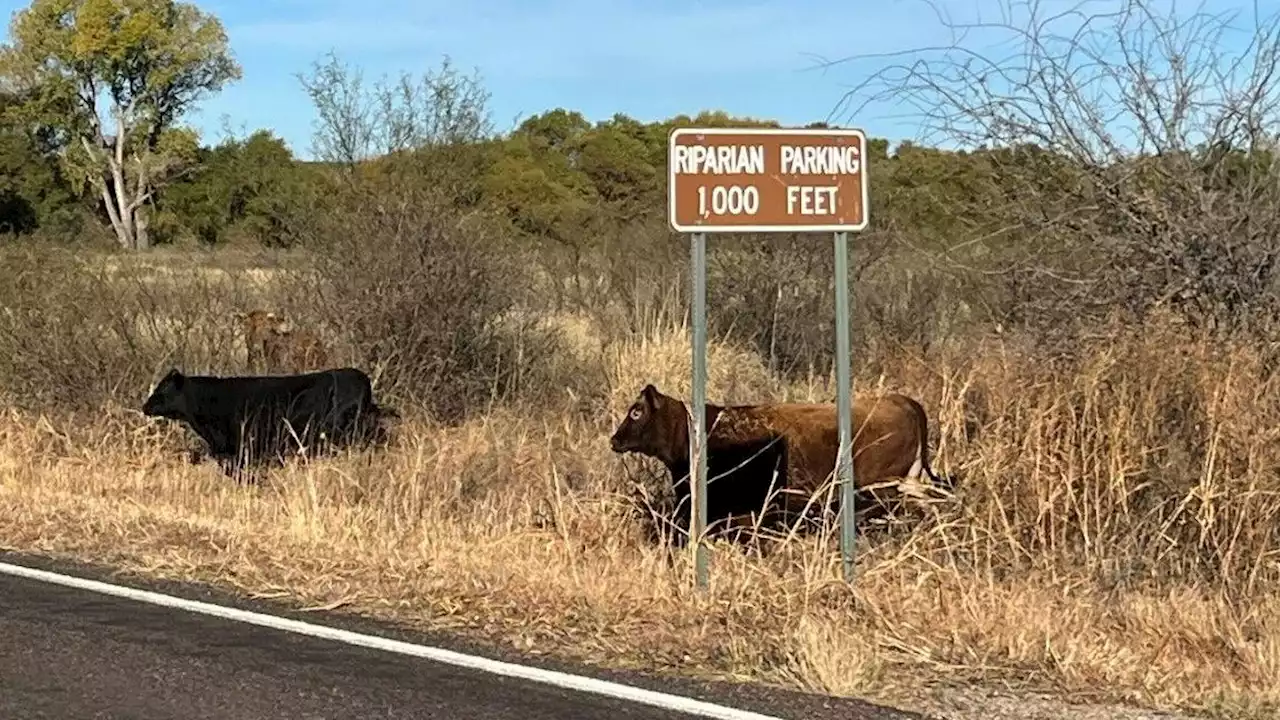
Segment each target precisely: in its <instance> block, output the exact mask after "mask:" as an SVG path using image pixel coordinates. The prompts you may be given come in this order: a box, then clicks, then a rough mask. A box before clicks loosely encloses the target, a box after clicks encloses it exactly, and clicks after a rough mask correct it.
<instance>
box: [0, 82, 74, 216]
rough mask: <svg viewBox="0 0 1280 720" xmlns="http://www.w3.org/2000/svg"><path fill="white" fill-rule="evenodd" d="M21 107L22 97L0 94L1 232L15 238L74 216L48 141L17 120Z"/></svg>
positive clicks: (69, 198) (66, 188)
mask: <svg viewBox="0 0 1280 720" xmlns="http://www.w3.org/2000/svg"><path fill="white" fill-rule="evenodd" d="M21 104H22V98H19V97H17V96H14V95H12V94H8V93H4V92H0V233H13V234H16V235H25V234H28V233H31V232H33V231H35V230H37V229H38V228H41V227H47V226H48V225H49V224H50V222H51V221H53V222H57V221H59V220H61V221H64V222H67V221H71V220H72V219H73V218H74V217H76V216H77V215H76V207H75V200H76V198H75V195H74V193H73V192H72V191H71V188H70V186H69V185H68V184H67V181H66V178H65V177H63V175H62V172H61V168H59V167H58V163H57V162H56V158H54V157H53V156H52V150H51V148H50V147H49V143H48V142H47V140H48V138H47V137H42V136H41V135H40V134H38V133H35V132H32V131H31V129H30V128H28V127H26V126H24V125H23V124H22V122H21V121H20V119H19V118H18V117H17V116H18V112H19V111H20V110H21Z"/></svg>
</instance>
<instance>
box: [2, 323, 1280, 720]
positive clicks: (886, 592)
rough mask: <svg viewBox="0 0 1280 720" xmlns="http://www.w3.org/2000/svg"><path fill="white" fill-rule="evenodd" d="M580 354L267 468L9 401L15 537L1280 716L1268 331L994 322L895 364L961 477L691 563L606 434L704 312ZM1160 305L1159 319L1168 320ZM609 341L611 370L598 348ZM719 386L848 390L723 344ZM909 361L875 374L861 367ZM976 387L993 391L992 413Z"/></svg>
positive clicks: (74, 551)
mask: <svg viewBox="0 0 1280 720" xmlns="http://www.w3.org/2000/svg"><path fill="white" fill-rule="evenodd" d="M558 322H559V324H560V325H561V327H562V329H564V330H565V331H566V332H564V333H563V335H564V337H565V338H567V343H566V349H565V352H566V353H567V355H566V357H568V358H570V359H567V360H564V362H570V360H572V362H574V363H577V366H578V367H579V370H580V373H582V374H585V376H587V377H599V378H600V385H601V386H602V387H607V388H608V389H607V391H605V392H604V393H603V396H604V397H607V400H605V401H604V402H605V404H607V405H608V412H607V413H606V414H604V415H602V414H601V413H599V412H583V411H582V408H581V407H580V406H578V405H575V404H574V402H573V401H572V399H566V400H564V401H559V400H556V399H555V397H553V395H554V393H549V394H548V396H547V397H548V399H547V401H546V409H545V410H542V411H532V410H514V409H501V408H499V409H495V410H493V411H492V412H490V413H488V414H486V415H485V416H483V417H480V418H476V419H472V420H470V421H468V422H466V423H463V424H460V425H455V426H450V427H446V426H441V425H436V424H433V423H431V422H429V421H427V420H425V419H423V418H421V417H412V410H411V409H410V411H409V412H410V415H411V417H410V418H409V420H408V422H407V423H406V425H405V427H404V431H403V433H402V435H401V436H400V437H399V438H398V440H397V443H396V446H395V447H394V448H393V449H392V450H390V451H389V452H387V453H385V454H381V455H372V456H356V457H348V458H338V459H333V460H329V461H317V462H315V463H313V464H311V465H309V466H295V467H291V468H286V469H285V470H283V471H280V472H277V473H275V474H274V475H272V476H270V479H269V481H268V482H267V483H266V484H265V485H264V486H262V487H258V488H253V487H237V486H234V485H232V484H230V483H228V482H227V481H226V480H225V479H224V478H222V477H221V476H220V475H219V474H218V473H217V471H216V470H215V469H214V468H212V467H211V466H208V465H206V466H199V467H192V466H188V465H185V464H184V463H183V461H182V459H181V452H180V446H181V443H182V442H183V440H182V431H180V430H178V429H176V428H172V427H166V426H156V425H153V424H150V423H147V422H145V421H144V419H143V418H141V417H140V416H139V415H138V414H137V413H136V412H134V411H132V410H119V409H117V410H115V411H112V412H110V413H108V415H107V417H101V416H96V417H94V418H93V420H92V422H90V421H88V419H86V418H83V417H81V418H77V417H75V416H66V415H62V416H40V415H36V414H33V413H19V412H16V411H15V412H11V413H10V414H8V415H7V416H5V417H4V418H3V419H0V546H4V547H8V548H14V549H22V550H27V551H39V552H44V553H49V554H53V555H71V556H78V557H84V558H91V559H93V560H96V561H103V562H110V563H113V564H116V565H119V566H122V567H125V568H130V569H135V570H142V571H145V572H147V573H150V574H152V575H156V576H160V577H167V578H178V579H198V580H205V581H212V582H216V583H221V584H224V585H230V586H233V587H236V588H239V589H241V590H242V591H244V592H248V593H258V594H278V595H285V596H288V597H290V598H293V599H295V600H296V601H297V602H298V603H300V604H303V605H308V606H334V605H339V604H341V605H345V606H346V607H347V608H349V609H353V610H357V611H360V612H364V613H368V614H370V615H373V616H378V617H384V618H392V619H397V620H401V621H405V622H409V623H412V624H416V625H420V626H426V627H434V628H453V629H462V630H466V631H468V632H474V633H479V634H482V635H484V636H487V637H490V638H493V639H498V640H500V641H503V642H507V643H510V644H511V645H513V646H515V647H517V648H520V649H522V650H525V651H529V652H555V653H559V654H563V655H568V656H574V657H578V658H582V659H586V660H590V661H596V662H607V663H610V664H613V665H622V666H635V667H648V668H677V669H680V670H682V671H684V672H698V673H708V674H719V675H730V676H737V677H751V678H756V679H762V680H766V681H771V682H777V683H783V684H788V685H794V686H800V687H805V688H811V689H817V690H823V691H828V692H834V693H842V694H843V693H848V694H863V695H871V696H876V697H881V698H886V699H889V700H897V701H899V702H905V703H907V704H910V702H911V698H912V697H913V696H915V695H917V694H918V693H919V688H920V686H921V682H922V680H929V681H932V683H933V684H935V685H940V684H945V683H946V682H947V681H965V682H971V681H990V680H1000V681H1004V682H1008V681H1015V682H1024V683H1030V684H1032V685H1034V686H1039V687H1043V688H1049V689H1052V690H1054V691H1056V692H1069V693H1072V694H1075V695H1078V696H1083V697H1095V698H1102V699H1107V700H1113V701H1114V700H1125V701H1132V702H1137V703H1141V704H1146V705H1152V706H1164V707H1175V706H1176V707H1183V708H1201V709H1214V710H1218V711H1224V712H1225V711H1231V712H1233V713H1234V712H1243V713H1245V714H1248V715H1254V716H1258V717H1261V716H1264V715H1266V714H1267V713H1270V712H1274V711H1275V709H1276V707H1277V706H1278V705H1277V703H1278V701H1280V594H1277V592H1276V589H1277V580H1278V578H1280V565H1278V564H1277V558H1278V557H1280V543H1278V541H1277V532H1278V531H1277V523H1276V520H1277V516H1278V515H1280V499H1278V498H1277V491H1278V490H1280V482H1277V478H1276V476H1275V472H1274V470H1273V468H1274V467H1276V460H1277V457H1276V456H1277V454H1278V452H1280V451H1278V450H1277V448H1276V443H1275V438H1276V431H1275V430H1274V428H1276V427H1278V426H1280V424H1278V423H1277V420H1280V403H1276V402H1275V401H1274V400H1271V398H1272V397H1274V395H1273V394H1272V393H1271V392H1270V391H1271V390H1272V389H1273V388H1274V386H1275V380H1274V378H1273V375H1271V374H1270V371H1269V370H1268V369H1267V368H1266V367H1265V363H1263V362H1262V360H1261V359H1259V358H1258V357H1257V356H1256V354H1254V353H1251V351H1250V350H1249V349H1248V348H1245V347H1239V348H1215V347H1213V346H1210V345H1207V344H1204V343H1198V342H1197V341H1195V340H1194V339H1193V338H1189V337H1186V336H1182V335H1180V334H1178V333H1177V332H1176V331H1174V330H1167V331H1162V332H1161V333H1154V332H1149V333H1148V334H1147V335H1145V336H1142V337H1137V336H1125V337H1121V336H1117V337H1116V338H1113V339H1111V340H1110V341H1108V342H1107V343H1106V344H1105V345H1102V346H1100V348H1101V349H1098V350H1097V351H1095V352H1093V353H1092V354H1091V355H1088V356H1087V358H1086V359H1085V360H1084V361H1082V362H1080V363H1078V364H1077V365H1075V366H1074V369H1072V370H1070V372H1067V371H1065V370H1064V369H1063V368H1062V367H1053V366H1050V365H1049V364H1047V363H1045V362H1043V361H1039V360H1036V359H1034V356H1033V354H1032V353H1031V351H1030V350H1027V349H1019V348H1015V347H1013V346H1012V345H1011V344H1000V345H988V346H985V347H984V348H982V352H978V351H977V350H978V348H976V347H975V346H973V345H969V346H966V347H963V348H962V347H957V348H955V349H954V350H953V351H949V352H947V353H943V354H942V355H941V358H942V359H941V360H940V361H937V362H935V363H934V364H933V365H932V366H929V367H927V366H925V365H924V364H922V363H920V362H918V361H912V360H911V359H910V358H905V357H904V358H893V359H892V362H889V361H885V362H882V363H881V365H882V366H885V367H894V368H897V369H898V373H897V375H896V376H895V377H894V378H892V383H891V385H892V387H894V388H896V389H903V390H906V391H908V392H911V393H913V394H915V395H916V396H918V397H921V398H922V400H923V401H924V402H925V404H926V407H927V408H928V409H929V411H930V414H931V416H933V417H935V418H940V420H938V421H937V423H938V427H939V429H938V434H939V435H940V439H941V448H942V452H941V455H942V457H941V459H940V462H939V463H938V464H939V465H940V466H941V467H942V468H943V469H944V470H948V471H956V470H958V469H963V470H965V471H966V473H967V474H966V476H965V479H964V484H963V488H962V494H961V496H960V498H959V499H958V500H957V502H956V503H955V504H954V505H951V506H946V507H941V508H937V509H935V510H934V511H932V512H930V513H926V517H925V518H924V519H923V520H922V521H919V522H918V523H917V525H916V526H915V527H904V528H900V529H897V530H895V531H892V532H888V533H883V532H882V533H878V534H875V535H872V536H868V538H867V540H866V541H865V542H862V543H861V544H860V556H859V577H858V580H857V584H856V586H854V587H853V588H852V589H850V588H849V587H848V586H847V585H845V584H844V583H843V582H842V581H841V580H840V575H839V564H838V557H837V556H836V554H835V553H834V552H833V550H834V547H835V543H834V539H832V538H825V539H818V538H810V539H806V540H800V541H796V542H795V543H794V545H793V546H790V547H786V548H783V549H781V550H780V551H778V552H777V553H776V554H774V555H772V556H769V557H767V558H764V559H761V558H758V557H754V556H748V555H747V554H746V553H744V552H743V551H741V550H739V549H733V548H728V547H723V546H720V547H717V548H716V549H715V551H714V552H713V555H712V568H713V570H712V586H711V588H710V592H709V593H707V594H706V595H705V596H699V595H697V594H695V593H694V592H693V591H692V590H691V585H692V583H691V572H690V570H691V568H690V566H689V563H688V558H687V557H680V558H679V559H678V560H677V561H676V563H675V565H674V567H669V566H668V565H667V563H666V561H665V559H664V558H663V557H662V556H661V555H660V554H659V553H658V552H656V551H655V550H654V549H652V548H650V547H648V546H646V545H645V544H644V543H643V542H642V541H641V540H640V533H639V530H638V528H637V527H635V524H634V521H633V520H631V519H630V518H629V517H628V516H627V515H626V512H625V508H624V504H623V500H622V497H621V496H622V494H623V493H624V492H626V490H627V482H628V470H632V471H634V470H635V469H637V468H638V467H639V466H640V465H645V466H648V467H652V465H651V464H650V463H647V462H641V461H638V460H635V459H630V458H628V459H626V460H620V459H617V458H615V457H614V456H612V455H611V453H610V452H609V450H608V447H607V442H606V441H605V438H606V437H607V433H608V432H609V431H610V429H611V425H612V423H613V422H614V421H615V420H616V418H617V417H618V416H619V413H620V412H621V409H622V408H623V407H625V404H626V403H627V402H629V401H630V399H631V398H632V396H633V395H634V393H635V392H636V391H637V390H638V389H639V387H641V385H642V384H643V383H644V382H650V381H651V382H655V383H657V384H658V385H659V386H660V387H663V388H664V389H667V390H668V391H670V392H676V393H680V394H683V393H685V392H686V391H687V390H686V387H687V368H688V351H687V347H688V346H687V340H686V336H685V335H684V334H683V331H682V329H680V328H674V327H669V328H665V329H656V330H653V331H652V332H648V333H645V334H643V335H642V336H638V337H633V338H630V339H628V340H626V341H624V342H615V343H612V344H604V345H602V343H600V342H599V340H598V339H597V338H595V337H594V336H593V332H594V331H593V330H592V328H591V325H590V323H587V322H585V321H582V320H580V319H574V318H561V319H559V320H558ZM1148 330H1150V329H1148ZM584 363H585V364H587V365H589V368H588V369H586V370H583V369H582V368H583V367H584V365H583V364H584ZM710 369H711V385H710V388H709V393H710V396H711V397H712V398H713V399H716V400H735V399H744V398H761V397H784V396H788V397H809V398H821V397H826V396H829V395H828V393H829V391H828V390H827V388H828V387H829V383H828V381H827V379H825V378H819V379H815V380H814V381H813V382H811V383H807V384H802V385H799V386H788V385H786V384H785V383H783V382H781V381H779V380H778V379H776V378H773V377H771V376H769V374H768V373H767V372H765V371H764V369H763V365H762V364H761V363H760V361H759V360H758V359H757V358H756V357H755V356H753V355H751V354H750V353H747V352H745V351H742V350H738V349H735V348H734V347H731V346H729V345H726V344H723V343H716V344H714V345H713V349H712V354H711V359H710ZM878 380H879V379H878V378H859V383H860V384H862V385H864V386H865V385H866V384H876V382H877V381H878ZM970 387H975V388H982V389H983V390H984V392H985V393H986V396H987V402H988V407H989V413H990V422H989V423H988V424H987V425H986V427H985V428H984V430H983V432H982V434H981V435H979V436H978V437H977V438H976V439H974V440H973V441H972V442H969V441H966V439H965V437H964V434H963V433H962V431H961V428H960V418H961V415H962V411H963V398H964V396H965V392H966V390H968V389H969V388H970Z"/></svg>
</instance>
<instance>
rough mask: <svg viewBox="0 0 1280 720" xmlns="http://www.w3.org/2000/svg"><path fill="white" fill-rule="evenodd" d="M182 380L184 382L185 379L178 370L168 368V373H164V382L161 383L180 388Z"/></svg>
mask: <svg viewBox="0 0 1280 720" xmlns="http://www.w3.org/2000/svg"><path fill="white" fill-rule="evenodd" d="M183 380H186V377H185V376H184V375H183V374H182V373H181V372H179V371H178V368H169V372H167V373H165V375H164V380H162V381H161V382H167V383H173V384H174V385H178V386H181V385H182V381H183Z"/></svg>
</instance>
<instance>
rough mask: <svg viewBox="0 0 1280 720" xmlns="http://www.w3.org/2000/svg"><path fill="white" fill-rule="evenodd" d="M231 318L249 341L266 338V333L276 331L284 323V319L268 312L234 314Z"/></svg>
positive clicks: (251, 311)
mask: <svg viewBox="0 0 1280 720" xmlns="http://www.w3.org/2000/svg"><path fill="white" fill-rule="evenodd" d="M231 317H232V319H233V320H235V321H236V322H237V323H238V324H239V325H240V328H241V330H242V331H243V332H244V335H245V337H246V338H248V339H249V340H250V341H254V340H260V339H261V338H263V337H266V335H267V333H270V332H274V331H277V330H278V328H279V327H280V326H281V325H283V324H284V323H285V322H286V320H285V319H284V318H282V317H280V316H279V315H276V314H275V313H273V312H271V311H270V310H250V311H249V312H234V313H232V314H231Z"/></svg>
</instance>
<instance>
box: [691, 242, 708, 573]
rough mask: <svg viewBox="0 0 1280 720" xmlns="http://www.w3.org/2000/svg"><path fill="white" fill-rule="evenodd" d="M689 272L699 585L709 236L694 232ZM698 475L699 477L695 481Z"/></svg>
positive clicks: (703, 553)
mask: <svg viewBox="0 0 1280 720" xmlns="http://www.w3.org/2000/svg"><path fill="white" fill-rule="evenodd" d="M689 252H690V257H689V259H690V261H691V262H690V265H689V275H690V277H691V278H692V285H693V293H692V298H691V301H692V303H691V304H692V306H693V307H691V308H690V309H689V312H690V314H691V315H692V316H693V321H692V323H691V324H692V325H693V342H692V345H693V392H692V393H690V394H691V396H692V397H690V398H689V409H690V411H691V412H692V413H693V432H692V433H690V434H689V460H690V463H689V474H690V478H689V490H690V492H691V493H692V494H691V495H690V496H689V514H690V518H689V519H690V522H689V537H690V539H692V540H693V543H694V545H693V547H694V550H693V571H694V582H696V583H697V586H698V587H700V588H704V587H706V586H707V546H706V545H705V544H703V542H702V534H703V533H704V532H706V530H707V452H706V448H707V413H706V406H707V236H706V235H705V234H703V233H700V232H699V233H694V234H693V245H692V247H691V248H690V251H689ZM694 478H697V481H696V482H695V481H694Z"/></svg>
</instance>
